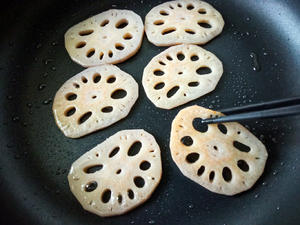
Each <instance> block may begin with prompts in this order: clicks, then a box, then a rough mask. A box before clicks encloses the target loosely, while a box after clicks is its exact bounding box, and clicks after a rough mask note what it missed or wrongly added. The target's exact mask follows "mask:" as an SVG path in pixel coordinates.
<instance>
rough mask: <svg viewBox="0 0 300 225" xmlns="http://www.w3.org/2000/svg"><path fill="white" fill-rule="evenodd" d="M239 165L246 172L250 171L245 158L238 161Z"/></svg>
mask: <svg viewBox="0 0 300 225" xmlns="http://www.w3.org/2000/svg"><path fill="white" fill-rule="evenodd" d="M237 166H238V167H239V168H240V169H241V170H242V171H244V172H248V171H249V165H248V163H247V162H246V161H245V160H242V159H241V160H238V161H237Z"/></svg>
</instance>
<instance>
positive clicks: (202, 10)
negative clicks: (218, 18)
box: [198, 8, 206, 14]
mask: <svg viewBox="0 0 300 225" xmlns="http://www.w3.org/2000/svg"><path fill="white" fill-rule="evenodd" d="M198 13H199V14H206V9H204V8H201V9H199V10H198Z"/></svg>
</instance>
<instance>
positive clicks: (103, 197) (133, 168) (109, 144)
mask: <svg viewBox="0 0 300 225" xmlns="http://www.w3.org/2000/svg"><path fill="white" fill-rule="evenodd" d="M161 174H162V167H161V159H160V149H159V146H158V144H157V143H156V141H155V139H154V137H153V136H152V135H151V134H149V133H147V132H146V131H144V130H123V131H119V132H118V133H116V134H114V135H113V136H111V137H110V138H108V139H106V140H105V141H104V142H102V143H101V144H99V145H98V146H96V147H95V148H93V149H92V150H90V151H89V152H87V153H85V154H84V155H82V156H81V157H80V158H79V159H77V160H76V161H75V162H74V163H73V165H72V167H71V170H70V173H69V176H68V180H69V185H70V188H71V191H72V192H73V194H74V195H75V197H76V198H77V200H78V201H79V202H80V203H81V205H82V207H83V208H84V209H86V210H88V211H90V212H92V213H95V214H97V215H99V216H115V215H120V214H123V213H126V212H128V211H130V210H131V209H133V208H135V207H137V206H138V205H140V204H142V203H143V202H145V201H146V200H147V199H148V198H149V197H150V196H151V194H152V192H153V191H154V190H155V188H156V186H157V185H158V183H159V181H160V178H161Z"/></svg>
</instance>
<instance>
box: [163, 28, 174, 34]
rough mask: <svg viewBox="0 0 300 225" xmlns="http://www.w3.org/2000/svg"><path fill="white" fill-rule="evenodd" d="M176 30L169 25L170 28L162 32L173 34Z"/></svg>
mask: <svg viewBox="0 0 300 225" xmlns="http://www.w3.org/2000/svg"><path fill="white" fill-rule="evenodd" d="M175 31H176V28H175V27H169V28H166V29H164V30H162V32H161V34H162V35H167V34H171V33H173V32H175Z"/></svg>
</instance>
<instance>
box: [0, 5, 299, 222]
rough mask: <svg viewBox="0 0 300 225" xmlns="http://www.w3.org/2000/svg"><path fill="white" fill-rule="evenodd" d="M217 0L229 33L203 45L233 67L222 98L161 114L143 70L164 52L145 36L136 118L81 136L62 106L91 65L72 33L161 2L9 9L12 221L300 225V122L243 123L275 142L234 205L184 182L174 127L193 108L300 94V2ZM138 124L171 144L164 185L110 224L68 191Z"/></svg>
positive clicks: (5, 95)
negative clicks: (90, 157)
mask: <svg viewBox="0 0 300 225" xmlns="http://www.w3.org/2000/svg"><path fill="white" fill-rule="evenodd" d="M208 2H209V3H211V4H212V5H213V6H214V7H215V8H217V9H218V10H219V11H220V13H221V14H222V15H223V18H224V20H225V27H224V30H223V32H222V33H221V35H220V36H218V37H217V38H216V39H214V40H212V41H211V42H209V43H208V44H206V45H204V48H205V49H207V50H209V51H211V52H213V53H214V54H216V55H217V56H218V57H219V58H220V59H221V61H222V62H223V64H224V74H223V76H222V78H221V80H220V82H219V84H218V86H217V88H216V90H215V91H213V92H211V93H209V94H207V95H206V96H204V97H202V98H200V99H197V100H194V101H192V102H190V103H188V104H186V105H184V106H181V107H178V108H175V109H173V110H162V109H158V108H155V106H154V105H153V104H152V103H151V102H150V101H149V100H148V99H147V98H146V95H145V92H144V90H143V88H142V85H141V79H142V72H143V68H144V67H145V66H146V65H147V63H148V62H149V61H150V59H151V58H152V57H153V56H155V55H156V54H158V53H159V52H161V51H162V50H164V49H165V48H162V47H161V48H159V47H156V46H154V45H152V44H150V43H149V42H148V40H147V38H146V37H145V38H144V40H143V44H142V47H141V49H140V51H139V52H138V53H137V54H136V55H135V56H134V57H132V58H131V59H129V60H127V61H126V62H124V63H121V64H119V65H118V66H119V67H120V68H121V69H122V70H124V71H126V72H128V73H129V74H131V75H132V76H134V78H135V79H136V81H137V82H138V83H139V87H140V91H139V94H140V95H139V98H138V100H137V103H136V104H135V106H134V108H133V110H132V111H131V112H130V114H129V116H128V117H127V118H125V119H123V120H122V121H120V122H118V123H116V124H114V125H112V126H110V127H108V128H106V129H104V130H101V131H98V132H95V133H93V134H91V135H88V136H86V137H83V138H80V139H75V140H74V139H69V138H66V137H65V136H64V135H63V134H62V133H61V132H60V131H59V129H58V128H57V126H56V125H55V122H54V118H53V115H52V110H51V106H52V99H53V97H54V95H55V93H56V91H57V90H58V88H59V87H60V86H61V85H62V84H63V83H64V82H65V81H66V80H67V79H69V78H70V77H71V76H73V75H75V74H76V73H78V72H80V71H81V70H82V69H83V68H82V67H81V66H79V65H77V64H76V63H74V62H72V61H71V59H70V57H69V56H68V54H67V52H66V50H65V48H64V33H65V32H66V30H67V29H68V28H69V27H71V26H72V25H74V24H76V23H78V22H80V21H82V20H84V19H86V18H88V17H90V16H92V15H95V14H97V13H99V12H102V11H105V10H107V9H110V8H118V9H131V10H133V11H135V12H136V13H137V14H139V15H140V16H141V17H142V18H143V19H144V17H145V15H146V13H147V12H148V11H149V10H150V9H151V8H152V7H153V6H155V5H158V4H159V3H161V1H155V0H153V1H152V0H151V1H150V0H139V1H136V0H128V1H108V0H106V1H105V0H86V1H79V0H73V1H65V0H59V1H57V0H53V1H37V0H32V1H29V0H27V1H2V2H1V14H0V18H1V19H0V21H1V22H0V23H1V36H0V38H1V48H0V56H1V58H0V59H1V60H0V93H1V94H0V103H1V104H0V106H1V111H0V118H1V120H0V135H1V138H0V143H1V148H0V151H1V156H0V200H1V201H0V202H1V203H0V205H1V206H0V208H1V210H0V213H1V219H0V223H1V224H5V225H6V224H8V225H11V224H12V225H13V224H18V225H21V224H33V225H39V224H43V225H48V224H49V225H56V224H64V225H69V224H70V225H71V224H72V225H77V224H78V225H79V224H80V225H82V224H90V225H94V224H97V225H99V224H105V225H108V224H122V225H125V224H138V225H142V224H164V225H165V224H172V225H176V224H179V225H182V224H195V225H199V224H201V225H214V224H217V225H223V224H226V225H266V224H272V225H276V224H285V225H289V224H300V204H299V202H300V192H299V191H300V173H299V171H300V166H299V165H300V164H299V163H300V149H299V143H300V135H299V133H300V122H299V117H297V116H295V117H290V118H282V119H268V120H257V121H255V120H254V121H249V122H245V123H243V125H245V126H246V127H248V129H250V130H251V131H252V132H253V133H254V134H255V135H256V136H257V137H258V138H260V139H261V140H262V142H263V143H264V144H265V145H266V147H267V149H268V153H269V158H268V161H267V164H266V168H265V172H264V173H263V175H262V177H261V178H260V179H259V180H258V181H257V183H256V184H255V185H254V186H253V188H252V189H250V190H249V191H246V192H244V193H241V194H238V195H236V196H233V197H227V196H223V195H218V194H214V193H212V192H209V191H207V190H206V189H204V188H202V187H201V186H199V185H198V184H196V183H194V182H192V181H191V180H189V179H187V178H185V177H184V176H183V175H182V174H181V173H180V171H179V169H178V168H177V166H176V165H175V163H174V162H173V161H172V159H171V155H170V150H169V147H168V146H169V134H170V127H171V121H172V120H173V118H174V117H175V115H176V114H177V113H178V111H179V110H180V109H182V108H184V107H186V106H189V105H194V104H198V105H201V106H204V107H208V108H212V109H216V110H220V109H222V108H229V107H233V106H240V105H247V104H251V103H258V102H264V101H268V100H276V99H281V98H286V97H292V96H297V95H300V88H299V87H300V60H299V59H300V38H299V37H300V26H299V23H300V13H299V12H300V1H294V0H252V1H245V0H227V1H221V0H219V1H217V0H215V1H210V0H208ZM253 54H255V55H256V56H257V61H258V65H254V61H253ZM251 56H252V57H251ZM258 67H259V68H258ZM133 128H142V129H145V130H146V131H148V132H150V133H151V134H153V135H154V136H155V138H156V140H157V142H158V144H159V145H160V147H161V154H162V163H163V176H162V180H161V183H160V184H159V186H158V188H157V189H156V190H155V192H154V193H153V195H152V197H151V198H150V199H149V201H147V202H146V203H145V204H143V205H141V206H140V207H138V208H136V209H135V210H133V211H131V212H129V213H128V214H125V215H122V216H118V217H113V218H101V217H98V216H96V215H94V214H91V213H88V212H85V211H84V210H83V209H82V208H81V206H80V204H79V203H78V202H77V200H76V199H75V197H74V196H73V195H72V194H71V192H70V190H69V186H68V182H67V174H68V170H69V168H70V166H71V164H72V162H73V161H74V160H76V159H77V158H78V157H79V156H80V155H82V154H83V153H85V152H86V151H88V150H89V149H91V148H92V147H94V146H95V145H97V144H98V143H100V142H102V141H103V140H105V139H106V138H107V137H109V136H111V135H113V134H114V133H116V132H117V131H119V130H123V129H133Z"/></svg>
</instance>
